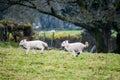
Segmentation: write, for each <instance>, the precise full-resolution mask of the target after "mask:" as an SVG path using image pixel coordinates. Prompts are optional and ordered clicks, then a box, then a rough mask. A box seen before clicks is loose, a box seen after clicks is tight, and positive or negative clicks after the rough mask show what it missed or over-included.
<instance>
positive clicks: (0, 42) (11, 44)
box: [0, 41, 19, 48]
mask: <svg viewBox="0 0 120 80" xmlns="http://www.w3.org/2000/svg"><path fill="white" fill-rule="evenodd" d="M10 46H12V47H18V46H19V45H18V42H14V41H9V42H4V41H0V47H6V48H9V47H10Z"/></svg>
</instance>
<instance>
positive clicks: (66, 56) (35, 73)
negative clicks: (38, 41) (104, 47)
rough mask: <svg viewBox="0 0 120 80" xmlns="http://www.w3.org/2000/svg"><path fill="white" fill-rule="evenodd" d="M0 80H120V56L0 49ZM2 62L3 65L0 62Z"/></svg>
mask: <svg viewBox="0 0 120 80" xmlns="http://www.w3.org/2000/svg"><path fill="white" fill-rule="evenodd" d="M0 51H1V52H0V53H1V54H0V60H1V59H2V57H1V55H2V54H5V56H4V58H3V64H0V66H1V67H0V79H1V80H119V79H120V55H118V54H112V53H108V54H103V53H101V54H96V53H94V54H90V53H83V54H81V55H80V56H79V57H73V56H72V55H71V53H68V52H64V51H62V50H61V51H60V50H49V51H47V50H46V51H45V53H44V54H40V53H39V51H37V54H33V53H32V51H30V53H29V54H28V55H25V52H24V50H23V49H22V48H0ZM0 63H2V62H0Z"/></svg>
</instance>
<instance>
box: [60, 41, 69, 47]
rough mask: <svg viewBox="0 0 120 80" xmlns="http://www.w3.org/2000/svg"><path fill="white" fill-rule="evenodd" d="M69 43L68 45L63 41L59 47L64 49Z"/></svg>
mask: <svg viewBox="0 0 120 80" xmlns="http://www.w3.org/2000/svg"><path fill="white" fill-rule="evenodd" d="M68 44H69V43H68V40H65V41H63V42H62V43H61V47H65V46H67V45H68Z"/></svg>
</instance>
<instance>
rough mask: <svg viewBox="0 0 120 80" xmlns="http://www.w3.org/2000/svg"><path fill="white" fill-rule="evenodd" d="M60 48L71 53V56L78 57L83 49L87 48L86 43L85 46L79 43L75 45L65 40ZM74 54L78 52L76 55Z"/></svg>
mask: <svg viewBox="0 0 120 80" xmlns="http://www.w3.org/2000/svg"><path fill="white" fill-rule="evenodd" d="M61 46H62V47H64V48H65V49H66V50H67V51H68V52H72V55H73V56H76V57H77V56H79V55H80V53H82V52H83V49H84V48H86V47H88V46H89V44H88V42H85V44H83V43H80V42H75V43H69V42H68V40H65V41H63V42H62V43H61ZM75 52H78V53H77V54H76V53H75Z"/></svg>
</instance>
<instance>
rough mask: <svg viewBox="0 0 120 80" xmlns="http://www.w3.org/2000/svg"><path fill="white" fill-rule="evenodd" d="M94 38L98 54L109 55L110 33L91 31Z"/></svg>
mask: <svg viewBox="0 0 120 80" xmlns="http://www.w3.org/2000/svg"><path fill="white" fill-rule="evenodd" d="M91 32H92V35H93V37H94V38H95V41H96V42H95V43H96V49H97V52H98V53H100V52H103V53H107V52H109V48H108V40H109V37H110V35H109V31H105V30H99V29H94V30H92V31H91Z"/></svg>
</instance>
